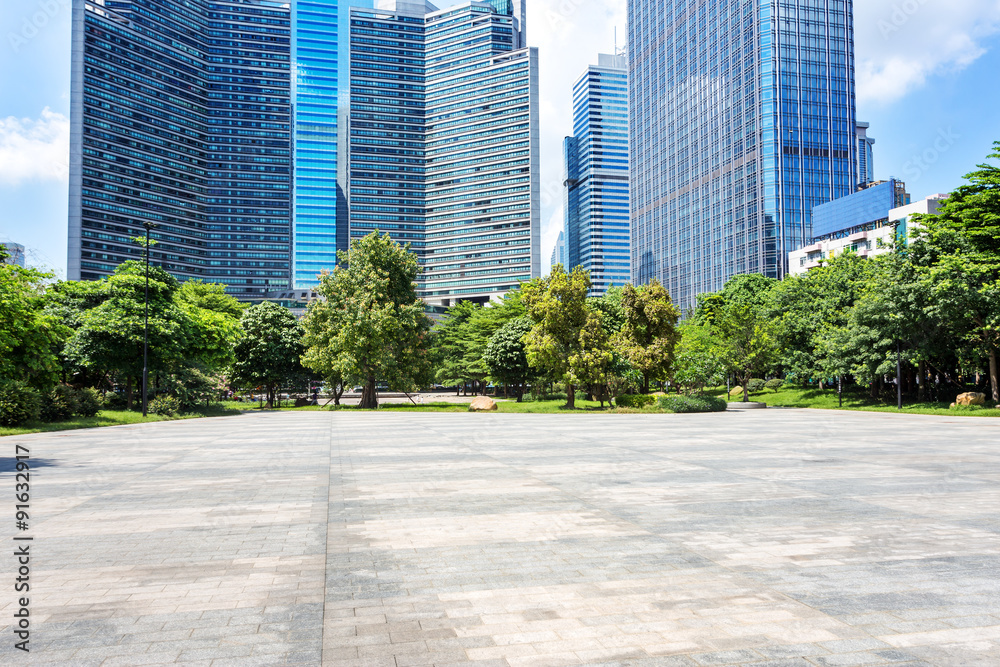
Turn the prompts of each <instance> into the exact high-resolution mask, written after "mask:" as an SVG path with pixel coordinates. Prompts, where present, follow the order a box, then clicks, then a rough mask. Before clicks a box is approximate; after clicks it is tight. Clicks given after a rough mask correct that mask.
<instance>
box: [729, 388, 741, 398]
mask: <svg viewBox="0 0 1000 667" xmlns="http://www.w3.org/2000/svg"><path fill="white" fill-rule="evenodd" d="M729 395H730V396H742V395H743V387H733V388H732V389H730V390H729Z"/></svg>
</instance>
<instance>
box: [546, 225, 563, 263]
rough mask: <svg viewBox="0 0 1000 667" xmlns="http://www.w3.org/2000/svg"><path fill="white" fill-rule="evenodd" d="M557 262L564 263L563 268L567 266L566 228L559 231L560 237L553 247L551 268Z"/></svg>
mask: <svg viewBox="0 0 1000 667" xmlns="http://www.w3.org/2000/svg"><path fill="white" fill-rule="evenodd" d="M556 264H562V265H563V268H566V232H565V231H564V230H560V231H559V237H558V238H557V239H556V245H555V247H554V248H552V258H551V259H549V269H550V270H551V269H552V267H554V266H555V265H556Z"/></svg>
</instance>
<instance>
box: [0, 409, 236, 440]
mask: <svg viewBox="0 0 1000 667" xmlns="http://www.w3.org/2000/svg"><path fill="white" fill-rule="evenodd" d="M238 414H240V411H239V410H234V409H231V408H229V407H227V406H226V405H213V406H210V407H207V408H198V409H197V410H195V411H193V412H186V413H184V414H179V415H176V416H174V417H164V416H161V415H148V416H147V417H146V418H145V419H143V417H142V413H141V412H134V411H128V410H101V411H100V412H99V413H97V416H96V417H74V418H73V419H68V420H66V421H62V422H51V423H46V422H40V421H31V422H28V423H27V424H24V425H23V426H0V437H3V436H6V435H24V434H26V433H46V432H49V431H71V430H75V429H79V428H96V427H99V426H122V425H124V424H144V423H147V422H162V421H174V420H177V419H199V418H201V417H225V416H230V415H238Z"/></svg>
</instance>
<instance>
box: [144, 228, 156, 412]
mask: <svg viewBox="0 0 1000 667" xmlns="http://www.w3.org/2000/svg"><path fill="white" fill-rule="evenodd" d="M142 226H143V227H145V228H146V246H145V248H146V294H145V299H144V301H145V310H146V312H145V318H144V320H145V321H144V323H143V328H142V416H143V418H145V417H146V410H147V408H148V406H149V404H148V402H147V388H148V386H149V230H150V229H152V228H153V227H155V226H156V225H154V224H153V223H151V222H149V221H148V220H145V221H143V223H142Z"/></svg>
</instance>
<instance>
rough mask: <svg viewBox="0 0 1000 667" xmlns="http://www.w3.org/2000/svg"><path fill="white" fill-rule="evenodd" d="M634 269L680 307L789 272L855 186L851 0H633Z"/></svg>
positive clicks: (638, 276) (640, 279)
mask: <svg viewBox="0 0 1000 667" xmlns="http://www.w3.org/2000/svg"><path fill="white" fill-rule="evenodd" d="M628 13H629V42H628V44H629V104H630V133H631V142H630V148H631V167H632V183H631V185H632V187H631V206H632V253H633V254H632V273H633V278H634V279H635V280H636V281H637V282H639V283H645V282H648V281H649V280H651V279H652V278H658V279H659V280H660V281H661V282H662V283H663V284H664V285H665V286H666V287H667V289H668V290H669V291H670V293H671V295H672V296H673V298H674V301H675V302H676V303H678V304H679V305H681V306H682V307H689V306H692V305H694V304H695V298H696V296H697V295H698V294H699V293H703V292H712V291H716V290H718V289H719V288H721V287H722V285H723V284H724V283H725V281H726V280H727V279H728V278H730V277H731V276H733V275H735V274H739V273H761V274H764V275H767V276H772V277H781V276H783V275H784V274H785V273H786V272H787V266H786V264H787V257H788V252H789V251H791V250H794V249H795V248H797V247H800V246H802V245H805V243H806V242H807V241H808V239H809V238H810V237H811V236H812V233H811V231H810V212H811V210H812V208H813V207H814V206H816V205H818V204H822V203H825V202H829V201H832V200H834V199H837V198H839V197H843V196H845V195H848V194H850V193H852V192H854V190H855V188H856V185H857V183H858V177H857V173H856V172H857V141H856V129H857V125H856V117H855V86H854V28H853V5H852V1H851V0H844V1H843V2H829V3H827V2H823V3H820V2H815V1H814V0H766V1H761V2H753V3H748V2H746V1H745V0H706V1H704V2H701V1H699V2H696V1H695V0H629V1H628Z"/></svg>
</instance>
